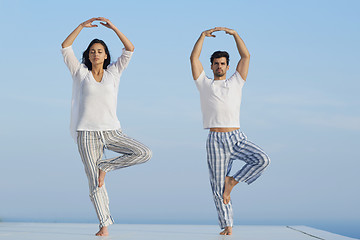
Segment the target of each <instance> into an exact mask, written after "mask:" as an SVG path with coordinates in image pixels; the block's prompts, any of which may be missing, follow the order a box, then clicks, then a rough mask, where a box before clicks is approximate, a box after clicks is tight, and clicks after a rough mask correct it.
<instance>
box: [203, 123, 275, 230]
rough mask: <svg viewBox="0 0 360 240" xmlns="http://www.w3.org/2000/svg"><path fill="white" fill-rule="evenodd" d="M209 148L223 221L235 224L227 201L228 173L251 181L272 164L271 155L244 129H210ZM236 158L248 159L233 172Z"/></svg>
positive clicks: (213, 185) (241, 179)
mask: <svg viewBox="0 0 360 240" xmlns="http://www.w3.org/2000/svg"><path fill="white" fill-rule="evenodd" d="M206 150H207V161H208V167H209V175H210V184H211V188H212V192H213V196H214V202H215V206H216V210H217V213H218V218H219V225H220V227H221V228H222V229H223V228H225V227H227V226H233V211H232V204H231V201H230V203H228V204H224V202H223V193H224V185H225V177H226V176H229V177H233V178H234V179H235V180H236V181H238V182H245V183H247V184H250V183H252V182H254V181H255V180H256V179H257V178H258V177H259V176H260V175H261V174H262V172H263V171H264V170H265V168H266V167H267V166H268V165H269V163H270V159H269V157H268V156H267V155H266V153H265V152H264V151H263V150H262V149H261V148H260V147H258V146H256V145H255V144H254V143H252V142H250V141H248V140H247V137H246V135H245V134H244V133H242V132H241V131H240V129H238V130H235V131H231V132H212V131H210V132H209V135H208V138H207V142H206ZM234 160H241V161H244V163H245V165H244V166H243V167H242V168H241V169H240V170H239V171H237V172H235V173H234V174H233V175H232V176H231V168H232V163H233V161H234Z"/></svg>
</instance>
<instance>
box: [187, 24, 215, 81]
mask: <svg viewBox="0 0 360 240" xmlns="http://www.w3.org/2000/svg"><path fill="white" fill-rule="evenodd" d="M215 31H219V30H218V29H217V28H212V29H209V30H206V31H204V32H202V33H201V35H200V37H199V39H198V40H197V41H196V43H195V46H194V48H193V50H192V52H191V55H190V62H191V71H192V75H193V78H194V80H196V79H198V78H199V76H200V74H201V72H202V71H203V70H204V68H203V66H202V64H201V62H200V59H199V58H200V54H201V49H202V46H203V43H204V39H205V37H215V35H212V33H213V32H215Z"/></svg>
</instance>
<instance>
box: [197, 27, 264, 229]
mask: <svg viewBox="0 0 360 240" xmlns="http://www.w3.org/2000/svg"><path fill="white" fill-rule="evenodd" d="M217 31H225V33H227V34H229V35H232V36H233V37H234V39H235V42H236V46H237V49H238V51H239V54H240V56H241V59H240V61H239V63H238V65H237V67H236V72H235V73H234V74H233V75H232V76H231V77H230V78H228V79H227V78H226V72H227V71H228V70H229V54H228V53H227V52H224V51H217V52H214V53H213V55H212V56H211V59H210V61H211V70H212V71H213V73H214V79H209V78H207V77H206V75H205V72H204V68H203V66H202V64H201V62H200V60H199V57H200V53H201V49H202V45H203V43H204V39H205V37H215V35H213V33H214V32H217ZM190 61H191V70H192V75H193V78H194V80H195V84H196V86H197V88H198V90H199V92H200V101H201V111H202V115H203V125H204V128H205V129H210V132H209V136H208V139H207V143H206V149H207V160H208V167H209V175H210V183H211V188H212V191H213V196H214V201H215V206H216V209H217V212H218V216H219V224H220V227H221V229H223V231H222V232H220V234H221V235H231V234H232V226H233V213H232V205H231V201H230V193H231V190H232V189H233V187H234V186H235V185H236V184H238V183H239V182H245V183H247V184H250V183H252V182H254V181H255V180H256V179H257V178H258V177H259V176H260V175H261V174H262V172H263V171H264V170H265V168H266V167H267V166H268V165H269V163H270V159H269V157H268V156H267V155H266V153H265V152H264V151H263V150H262V149H261V148H259V147H258V146H256V145H255V144H254V143H252V142H250V141H248V140H247V137H246V136H245V134H244V133H243V132H241V131H240V104H241V95H242V87H243V85H244V83H245V80H246V77H247V74H248V69H249V62H250V54H249V52H248V50H247V48H246V46H245V44H244V42H243V40H242V39H241V38H240V36H239V35H238V33H237V32H236V31H235V30H232V29H228V28H224V27H216V28H213V29H209V30H206V31H204V32H202V33H201V35H200V37H199V39H198V40H197V42H196V44H195V46H194V49H193V51H192V53H191V57H190ZM234 160H242V161H244V162H245V165H244V166H243V167H242V168H241V169H240V170H239V171H235V173H234V174H232V175H231V168H232V163H233V161H234Z"/></svg>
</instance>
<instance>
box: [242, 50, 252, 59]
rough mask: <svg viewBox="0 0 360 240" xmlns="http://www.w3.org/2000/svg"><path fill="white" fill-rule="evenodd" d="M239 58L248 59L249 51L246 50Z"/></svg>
mask: <svg viewBox="0 0 360 240" xmlns="http://www.w3.org/2000/svg"><path fill="white" fill-rule="evenodd" d="M241 58H244V59H249V60H250V53H248V52H247V53H245V54H243V56H241Z"/></svg>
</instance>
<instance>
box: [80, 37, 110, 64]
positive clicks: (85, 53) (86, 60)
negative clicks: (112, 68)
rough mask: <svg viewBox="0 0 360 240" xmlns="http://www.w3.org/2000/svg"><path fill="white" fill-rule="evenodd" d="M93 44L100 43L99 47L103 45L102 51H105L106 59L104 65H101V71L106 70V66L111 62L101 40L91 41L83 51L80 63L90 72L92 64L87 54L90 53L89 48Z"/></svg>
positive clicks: (107, 50) (106, 48)
mask: <svg viewBox="0 0 360 240" xmlns="http://www.w3.org/2000/svg"><path fill="white" fill-rule="evenodd" d="M95 43H100V44H101V45H103V47H104V49H105V53H106V55H107V58H106V59H105V61H104V65H103V69H106V68H107V66H108V65H109V64H110V62H111V58H110V52H109V49H108V47H107V46H106V44H105V42H104V41H103V40H100V39H97V38H95V39H94V40H92V41H91V42H90V44H89V46H88V47H87V49H86V50H85V52H84V53H83V56H82V63H83V64H85V66H87V68H88V69H89V70H92V64H91V62H90V60H89V52H90V48H91V46H92V45H93V44H95Z"/></svg>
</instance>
